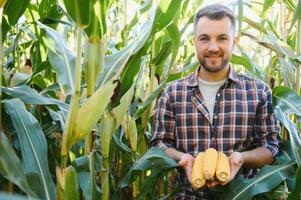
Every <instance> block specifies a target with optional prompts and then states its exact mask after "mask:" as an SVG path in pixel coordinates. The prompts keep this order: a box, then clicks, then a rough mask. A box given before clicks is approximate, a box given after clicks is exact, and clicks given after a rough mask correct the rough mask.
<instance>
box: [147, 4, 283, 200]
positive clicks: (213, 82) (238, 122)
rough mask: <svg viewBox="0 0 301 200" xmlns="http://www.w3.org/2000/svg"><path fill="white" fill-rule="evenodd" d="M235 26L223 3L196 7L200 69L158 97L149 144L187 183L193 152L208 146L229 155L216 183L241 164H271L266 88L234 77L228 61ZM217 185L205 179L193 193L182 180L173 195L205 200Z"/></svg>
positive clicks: (272, 132)
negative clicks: (226, 168) (177, 168)
mask: <svg viewBox="0 0 301 200" xmlns="http://www.w3.org/2000/svg"><path fill="white" fill-rule="evenodd" d="M235 27H236V19H235V15H234V13H233V12H232V11H231V10H230V9H228V8H227V7H225V6H222V5H218V4H214V5H209V6H206V7H204V8H203V9H201V10H199V11H198V13H197V15H196V18H195V30H194V39H193V41H194V46H195V52H196V56H197V58H198V60H199V62H200V67H199V68H198V69H197V71H196V72H195V73H194V74H191V75H190V76H188V77H186V78H184V79H181V80H179V81H176V82H174V83H173V84H171V85H170V86H168V87H167V88H166V89H165V90H164V92H163V94H162V96H161V98H160V99H159V101H158V105H157V114H156V118H155V121H154V130H153V132H154V137H153V139H152V144H153V145H154V146H159V147H161V148H163V149H164V150H165V153H166V154H167V155H168V156H170V157H171V158H173V159H174V160H176V161H178V162H179V165H180V166H181V167H182V168H183V169H184V171H185V173H181V172H180V173H179V176H178V180H177V181H178V182H181V183H188V181H189V182H190V181H191V172H192V166H193V163H194V159H195V156H196V155H197V153H198V152H201V151H205V150H206V149H207V148H209V147H212V148H215V149H216V150H217V151H223V152H224V153H226V154H227V155H228V156H229V157H228V158H229V160H230V166H231V177H230V180H229V181H227V182H226V183H223V184H222V185H225V184H227V183H228V182H230V181H231V180H233V178H234V177H235V175H236V174H237V173H238V172H239V170H240V169H241V167H242V166H244V167H248V168H260V167H262V166H264V165H267V164H272V163H273V161H274V157H275V156H276V154H277V152H278V142H277V139H276V135H277V126H276V124H277V123H276V121H275V118H274V113H273V110H272V102H271V100H272V97H271V90H270V89H269V87H268V86H267V85H266V84H265V83H263V82H262V81H260V80H257V79H253V78H248V77H246V76H243V75H238V74H237V73H236V72H235V71H234V69H233V68H232V67H231V66H230V65H229V59H230V57H231V54H232V51H233V48H234V43H235ZM243 149H251V150H248V151H243V152H241V151H242V150H243ZM217 184H219V183H218V182H217V181H213V182H208V183H207V187H206V188H203V189H200V190H198V191H194V190H193V189H192V187H191V185H190V184H186V185H187V186H184V187H183V190H182V191H181V192H180V193H179V194H178V196H177V197H176V198H177V199H210V198H211V197H210V194H209V190H208V188H210V187H214V186H216V185H217Z"/></svg>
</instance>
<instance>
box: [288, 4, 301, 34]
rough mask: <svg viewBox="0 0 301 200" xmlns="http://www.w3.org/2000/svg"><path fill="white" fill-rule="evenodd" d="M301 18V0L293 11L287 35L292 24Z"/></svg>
mask: <svg viewBox="0 0 301 200" xmlns="http://www.w3.org/2000/svg"><path fill="white" fill-rule="evenodd" d="M300 18H301V0H298V4H297V7H296V9H295V12H294V16H293V19H292V22H291V26H290V29H289V31H288V32H289V33H290V32H291V30H292V28H293V26H294V24H295V23H296V21H297V20H300Z"/></svg>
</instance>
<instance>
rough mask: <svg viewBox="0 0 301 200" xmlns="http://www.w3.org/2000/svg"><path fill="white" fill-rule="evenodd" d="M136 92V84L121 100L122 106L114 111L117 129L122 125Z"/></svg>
mask: <svg viewBox="0 0 301 200" xmlns="http://www.w3.org/2000/svg"><path fill="white" fill-rule="evenodd" d="M134 91H135V84H133V85H132V87H131V88H130V89H129V91H127V93H125V94H124V95H123V96H122V97H121V99H120V104H119V105H118V106H117V107H115V108H114V109H113V113H114V114H115V117H116V127H119V125H120V124H121V122H122V120H123V118H124V117H125V115H126V113H127V110H128V108H129V106H130V104H131V101H132V98H133V96H134Z"/></svg>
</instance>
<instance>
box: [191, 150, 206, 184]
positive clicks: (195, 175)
mask: <svg viewBox="0 0 301 200" xmlns="http://www.w3.org/2000/svg"><path fill="white" fill-rule="evenodd" d="M203 161H204V152H201V153H199V154H198V155H197V157H196V158H195V160H194V164H193V168H192V174H191V183H192V187H193V188H194V189H199V188H201V187H203V186H204V185H205V184H206V179H205V177H204V175H203Z"/></svg>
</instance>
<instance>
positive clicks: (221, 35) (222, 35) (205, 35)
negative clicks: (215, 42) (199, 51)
mask: <svg viewBox="0 0 301 200" xmlns="http://www.w3.org/2000/svg"><path fill="white" fill-rule="evenodd" d="M200 37H210V36H209V35H207V34H200V35H199V36H198V38H200ZM216 37H227V38H229V35H227V34H220V35H218V36H216Z"/></svg>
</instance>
